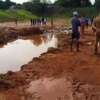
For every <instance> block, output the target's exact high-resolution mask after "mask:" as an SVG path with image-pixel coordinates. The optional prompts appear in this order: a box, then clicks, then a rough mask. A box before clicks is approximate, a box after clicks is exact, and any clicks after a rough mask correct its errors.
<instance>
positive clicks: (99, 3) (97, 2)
mask: <svg viewBox="0 0 100 100" xmlns="http://www.w3.org/2000/svg"><path fill="white" fill-rule="evenodd" d="M95 7H96V9H97V10H98V11H99V13H100V0H95Z"/></svg>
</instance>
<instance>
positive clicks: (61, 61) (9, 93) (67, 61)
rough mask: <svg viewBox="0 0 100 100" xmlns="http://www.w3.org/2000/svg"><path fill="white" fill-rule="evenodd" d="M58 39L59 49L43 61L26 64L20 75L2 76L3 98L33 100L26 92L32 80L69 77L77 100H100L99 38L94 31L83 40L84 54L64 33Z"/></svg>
mask: <svg viewBox="0 0 100 100" xmlns="http://www.w3.org/2000/svg"><path fill="white" fill-rule="evenodd" d="M55 32H58V30H55ZM55 32H54V33H55ZM57 37H58V40H59V43H58V49H50V50H49V51H48V52H47V53H45V54H42V55H41V57H40V58H34V59H33V60H32V61H31V62H30V63H28V64H26V65H23V66H22V67H21V71H19V72H15V73H13V72H8V73H7V74H6V75H2V76H1V81H0V83H1V84H0V93H1V95H2V97H6V100H13V99H14V98H15V100H33V99H32V97H31V98H30V94H27V93H26V92H25V89H26V88H27V85H28V84H29V83H30V82H31V81H33V80H37V79H42V78H43V77H53V78H59V77H67V76H69V77H71V80H70V81H71V84H72V87H71V88H72V94H73V98H74V100H82V99H83V100H92V99H93V100H99V99H100V98H99V96H100V94H99V93H100V60H99V59H100V56H99V55H94V42H95V35H94V34H93V33H92V31H91V30H88V31H86V34H85V35H84V36H82V38H81V40H80V52H76V50H75V49H74V51H73V52H71V51H70V39H69V38H68V36H67V35H66V34H65V33H63V32H62V31H59V32H58V33H57ZM74 96H75V97H74ZM92 96H93V98H92ZM11 97H12V98H13V99H12V98H11ZM27 98H28V99H27ZM79 98H80V99H79ZM91 98H92V99H91ZM97 98H99V99H97ZM58 100H59V99H58Z"/></svg>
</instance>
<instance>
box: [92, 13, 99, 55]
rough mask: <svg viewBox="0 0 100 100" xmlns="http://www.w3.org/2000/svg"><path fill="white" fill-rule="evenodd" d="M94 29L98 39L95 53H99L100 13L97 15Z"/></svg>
mask: <svg viewBox="0 0 100 100" xmlns="http://www.w3.org/2000/svg"><path fill="white" fill-rule="evenodd" d="M92 29H93V31H94V32H95V34H96V41H95V54H97V53H98V43H99V41H100V15H99V16H97V17H96V18H95V19H94V21H93V25H92Z"/></svg>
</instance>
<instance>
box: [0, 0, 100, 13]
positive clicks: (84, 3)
mask: <svg viewBox="0 0 100 100" xmlns="http://www.w3.org/2000/svg"><path fill="white" fill-rule="evenodd" d="M12 6H14V7H15V8H16V9H17V8H18V9H25V10H28V11H30V12H32V13H35V14H38V15H49V14H52V13H53V12H54V8H55V12H57V11H58V9H61V8H63V9H64V8H77V7H80V8H82V7H92V6H94V7H95V8H96V9H97V10H98V11H100V0H96V1H95V5H92V4H91V2H90V0H56V1H55V2H54V3H53V4H52V3H51V0H29V1H28V2H25V3H23V4H16V3H15V2H12V1H10V0H5V1H2V0H0V9H9V8H10V7H12Z"/></svg>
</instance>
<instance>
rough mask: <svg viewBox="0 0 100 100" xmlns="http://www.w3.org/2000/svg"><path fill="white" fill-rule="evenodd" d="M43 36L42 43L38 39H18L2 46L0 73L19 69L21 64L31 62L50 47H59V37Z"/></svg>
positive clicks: (0, 50) (0, 49)
mask: <svg viewBox="0 0 100 100" xmlns="http://www.w3.org/2000/svg"><path fill="white" fill-rule="evenodd" d="M45 37H46V39H44V38H43V37H42V36H41V43H40V44H39V45H37V44H36V40H23V39H18V40H16V41H14V42H11V43H8V44H7V45H5V46H4V47H3V48H0V74H5V73H7V72H8V71H14V72H15V71H19V70H20V68H21V66H22V65H24V64H27V63H28V62H30V61H31V60H32V59H33V58H34V57H39V56H40V55H41V54H42V53H45V52H47V51H48V48H50V47H54V48H56V47H57V38H56V37H55V36H54V35H53V36H51V35H45Z"/></svg>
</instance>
